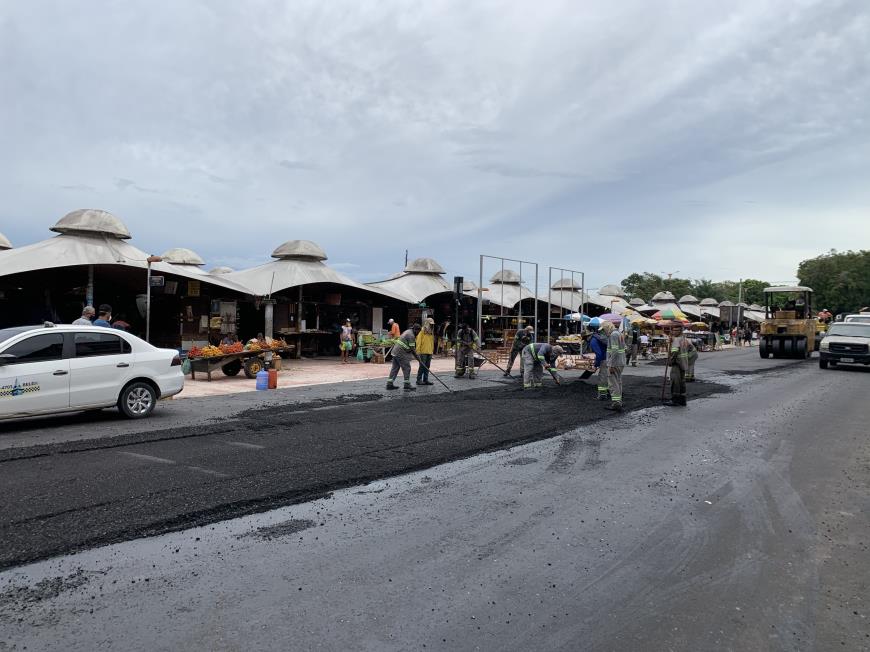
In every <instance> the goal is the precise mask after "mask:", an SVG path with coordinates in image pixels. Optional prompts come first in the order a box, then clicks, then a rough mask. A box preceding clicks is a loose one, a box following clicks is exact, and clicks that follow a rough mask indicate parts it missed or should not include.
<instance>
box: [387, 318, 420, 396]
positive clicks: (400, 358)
mask: <svg viewBox="0 0 870 652" xmlns="http://www.w3.org/2000/svg"><path fill="white" fill-rule="evenodd" d="M394 323H395V322H394ZM419 332H420V324H414V325H413V326H411V328H409V329H408V330H406V331H405V332H404V333H402V334H400V335H399V337H397V338H396V341H395V343H394V344H393V348H392V349H391V350H390V353H391V354H392V355H393V366H392V367H391V368H390V378H389V380H387V389H399V388H398V387H396V385H395V380H396V376H398V375H399V370H400V369H401V371H402V376H403V377H404V379H405V385H404V390H405V391H406V392H412V391H414V390H415V389H417V388H416V387H411V360H413V359H414V357H415V353H416V351H415V349H416V348H417V333H419Z"/></svg>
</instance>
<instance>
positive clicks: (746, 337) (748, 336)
mask: <svg viewBox="0 0 870 652" xmlns="http://www.w3.org/2000/svg"><path fill="white" fill-rule="evenodd" d="M743 341H744V342H745V343H746V346H752V327H751V326H749V324H747V325H746V328H745V329H744V330H743Z"/></svg>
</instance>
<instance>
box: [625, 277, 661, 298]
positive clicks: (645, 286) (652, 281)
mask: <svg viewBox="0 0 870 652" xmlns="http://www.w3.org/2000/svg"><path fill="white" fill-rule="evenodd" d="M622 289H623V290H624V291H625V293H626V294H627V295H628V296H629V297H630V298H634V297H640V298H641V299H643V300H644V301H649V300H650V299H652V297H653V295H654V294H655V293H656V292H661V291H662V290H663V289H664V279H663V278H662V277H661V276H659V275H658V274H650V273H649V272H644V273H643V274H638V273H636V272H635V273H634V274H630V275H629V276H628V277H626V278H624V279H622Z"/></svg>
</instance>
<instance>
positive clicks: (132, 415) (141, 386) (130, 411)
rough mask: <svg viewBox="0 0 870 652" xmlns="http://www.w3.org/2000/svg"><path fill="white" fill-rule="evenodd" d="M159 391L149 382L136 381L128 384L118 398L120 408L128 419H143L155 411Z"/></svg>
mask: <svg viewBox="0 0 870 652" xmlns="http://www.w3.org/2000/svg"><path fill="white" fill-rule="evenodd" d="M156 404H157V392H156V391H155V390H154V387H152V386H151V385H149V384H148V383H143V382H135V383H130V384H129V385H127V386H126V387H125V388H124V389H123V391H122V392H121V396H120V397H119V398H118V409H119V410H120V411H121V414H123V415H124V416H125V417H127V418H128V419H142V418H143V417H147V416H148V415H149V414H151V413H152V412H153V411H154V406H155V405H156Z"/></svg>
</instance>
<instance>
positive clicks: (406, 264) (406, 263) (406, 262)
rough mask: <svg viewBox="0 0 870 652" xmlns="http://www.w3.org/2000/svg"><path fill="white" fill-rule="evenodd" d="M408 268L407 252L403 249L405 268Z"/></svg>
mask: <svg viewBox="0 0 870 652" xmlns="http://www.w3.org/2000/svg"><path fill="white" fill-rule="evenodd" d="M407 266H408V250H407V249H405V267H407Z"/></svg>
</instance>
